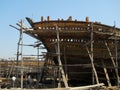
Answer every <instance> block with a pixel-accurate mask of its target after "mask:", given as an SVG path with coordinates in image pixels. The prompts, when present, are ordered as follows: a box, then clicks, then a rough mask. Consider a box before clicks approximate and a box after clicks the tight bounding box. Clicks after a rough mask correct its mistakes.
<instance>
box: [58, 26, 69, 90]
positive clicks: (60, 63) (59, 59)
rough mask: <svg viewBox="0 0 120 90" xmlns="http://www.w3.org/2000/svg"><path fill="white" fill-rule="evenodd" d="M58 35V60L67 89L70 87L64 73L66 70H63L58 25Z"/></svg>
mask: <svg viewBox="0 0 120 90" xmlns="http://www.w3.org/2000/svg"><path fill="white" fill-rule="evenodd" d="M56 34H57V50H56V52H57V58H58V64H59V70H60V72H61V74H62V78H63V82H64V85H65V87H66V88H67V87H68V83H67V80H66V77H65V73H64V70H63V68H62V62H61V58H60V43H59V40H60V39H59V31H58V27H57V25H56Z"/></svg>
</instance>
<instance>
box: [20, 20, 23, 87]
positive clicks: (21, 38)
mask: <svg viewBox="0 0 120 90" xmlns="http://www.w3.org/2000/svg"><path fill="white" fill-rule="evenodd" d="M20 23H21V31H20V34H21V35H20V40H21V44H20V45H21V53H20V55H21V88H23V53H22V52H23V29H22V26H23V22H22V20H21V22H20Z"/></svg>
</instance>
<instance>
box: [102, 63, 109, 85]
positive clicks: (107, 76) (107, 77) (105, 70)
mask: <svg viewBox="0 0 120 90" xmlns="http://www.w3.org/2000/svg"><path fill="white" fill-rule="evenodd" d="M102 64H103V70H104V73H105V76H106V79H107V83H108V86H109V87H111V82H110V78H109V75H108V72H107V68H106V67H105V64H104V62H103V61H102Z"/></svg>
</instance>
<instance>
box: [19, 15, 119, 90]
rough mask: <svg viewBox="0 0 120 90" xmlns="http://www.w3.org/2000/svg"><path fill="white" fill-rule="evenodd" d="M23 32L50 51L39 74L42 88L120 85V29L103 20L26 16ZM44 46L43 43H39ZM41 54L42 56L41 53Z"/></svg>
mask: <svg viewBox="0 0 120 90" xmlns="http://www.w3.org/2000/svg"><path fill="white" fill-rule="evenodd" d="M26 19H27V21H28V22H29V24H30V28H28V27H25V26H24V25H23V24H22V23H21V24H19V25H18V26H19V27H20V29H18V30H19V31H20V32H21V33H25V34H28V35H30V36H31V37H33V38H36V39H37V40H38V41H40V42H42V44H43V45H44V47H45V48H46V50H47V53H46V54H44V58H45V60H44V65H43V66H42V68H41V70H40V71H41V72H40V74H39V76H38V77H39V79H37V80H38V83H39V84H40V85H41V87H43V86H44V87H52V88H56V87H77V86H84V85H92V84H93V85H94V84H100V83H104V85H105V86H119V84H120V79H119V74H120V69H119V68H120V29H119V28H117V27H116V26H115V25H114V26H109V25H104V24H101V23H100V22H92V21H89V18H88V17H86V20H85V21H79V20H72V17H71V16H70V17H68V19H67V20H63V19H58V20H50V17H49V16H48V17H47V19H46V20H45V19H44V17H41V21H39V22H34V21H33V20H32V19H30V18H28V17H27V18H26ZM39 45H40V44H39ZM38 56H39V55H38Z"/></svg>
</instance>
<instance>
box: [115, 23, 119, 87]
mask: <svg viewBox="0 0 120 90" xmlns="http://www.w3.org/2000/svg"><path fill="white" fill-rule="evenodd" d="M114 37H115V63H116V68H115V71H116V76H117V86H118V87H119V73H118V41H117V36H116V28H115V22H114Z"/></svg>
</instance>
